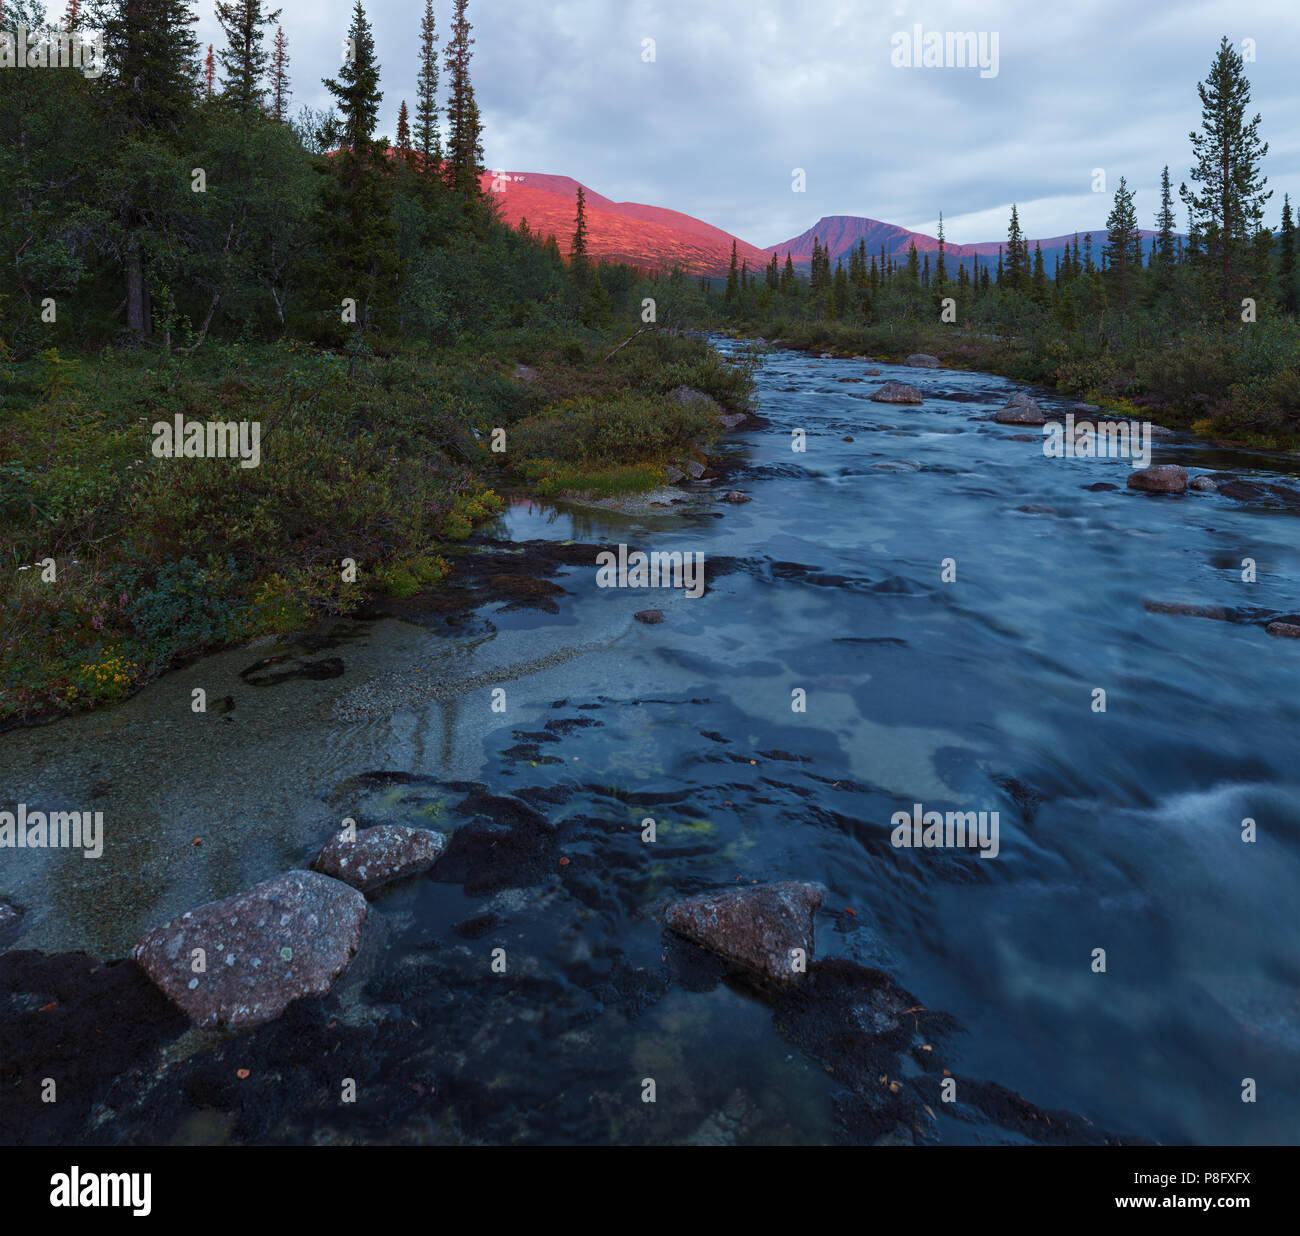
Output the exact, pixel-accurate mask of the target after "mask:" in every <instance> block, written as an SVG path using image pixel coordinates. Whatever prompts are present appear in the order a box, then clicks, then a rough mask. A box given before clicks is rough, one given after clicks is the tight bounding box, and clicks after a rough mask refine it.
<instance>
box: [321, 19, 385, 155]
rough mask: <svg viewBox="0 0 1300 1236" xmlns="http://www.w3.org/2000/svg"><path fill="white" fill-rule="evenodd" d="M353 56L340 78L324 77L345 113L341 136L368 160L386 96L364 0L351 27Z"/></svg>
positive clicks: (323, 79) (323, 81)
mask: <svg viewBox="0 0 1300 1236" xmlns="http://www.w3.org/2000/svg"><path fill="white" fill-rule="evenodd" d="M348 46H349V48H350V49H351V53H352V54H351V56H350V57H349V58H348V59H346V60H345V61H344V62H343V66H342V68H340V69H339V75H338V79H337V80H335V79H334V78H329V77H326V78H322V79H321V81H322V83H323V84H324V86H325V88H326V89H327V90H328V91H329V92H330V94H332V95H333V96H334V101H335V104H336V106H337V107H338V110H339V112H340V113H341V116H342V123H341V126H340V136H341V138H342V141H343V145H344V146H346V147H347V148H348V149H349V150H350V151H351V152H352V154H353V155H354V157H355V158H357V159H359V160H362V161H368V160H369V158H370V156H371V155H372V154H373V153H374V152H373V150H372V148H371V147H372V143H373V138H374V132H375V125H376V124H377V123H378V120H379V103H380V100H381V99H382V98H383V97H384V96H383V93H382V92H381V91H380V89H379V62H378V60H376V58H375V36H374V34H373V32H372V31H371V29H370V22H369V21H368V20H367V19H366V11H365V9H364V8H362V6H361V0H355V4H354V7H353V9H352V25H351V26H349V27H348Z"/></svg>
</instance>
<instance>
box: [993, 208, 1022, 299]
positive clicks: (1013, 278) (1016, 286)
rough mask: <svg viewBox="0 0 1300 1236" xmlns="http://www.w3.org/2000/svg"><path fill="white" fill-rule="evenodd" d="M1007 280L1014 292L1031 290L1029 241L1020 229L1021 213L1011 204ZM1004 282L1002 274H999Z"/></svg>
mask: <svg viewBox="0 0 1300 1236" xmlns="http://www.w3.org/2000/svg"><path fill="white" fill-rule="evenodd" d="M1005 272H1006V280H1007V284H1008V286H1009V287H1010V288H1011V290H1012V291H1013V292H1016V293H1018V294H1023V293H1025V292H1027V291H1028V290H1029V242H1028V241H1027V240H1026V239H1025V234H1024V232H1022V231H1021V230H1020V215H1019V213H1018V211H1017V210H1016V206H1015V204H1014V203H1012V206H1011V222H1010V223H1009V224H1008V225H1007V261H1006V268H1005ZM998 282H999V283H1001V282H1002V275H999V276H998Z"/></svg>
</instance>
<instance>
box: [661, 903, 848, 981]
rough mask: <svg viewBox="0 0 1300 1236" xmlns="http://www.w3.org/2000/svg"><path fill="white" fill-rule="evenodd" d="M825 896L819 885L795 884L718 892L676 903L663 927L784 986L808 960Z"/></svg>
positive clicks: (666, 914)
mask: <svg viewBox="0 0 1300 1236" xmlns="http://www.w3.org/2000/svg"><path fill="white" fill-rule="evenodd" d="M825 896H826V890H825V889H824V888H822V887H821V885H819V884H803V883H799V882H797V881H794V880H786V881H782V882H781V883H778V884H760V885H757V886H753V887H750V888H727V889H719V890H717V891H715V892H708V893H702V894H700V895H699V896H696V897H687V898H685V899H684V900H682V901H677V902H674V903H673V904H672V905H670V906H669V907H668V909H667V911H666V912H665V914H664V922H665V923H666V924H667V926H668V927H670V928H672V930H673V931H675V932H677V933H678V934H679V935H683V936H685V937H686V938H687V939H688V940H693V941H694V942H695V943H696V944H700V945H703V946H704V947H705V948H707V949H711V950H712V951H713V952H715V953H719V954H721V955H722V956H723V957H725V958H726V959H727V960H728V961H732V962H735V963H736V964H737V965H740V966H744V967H745V968H746V969H748V970H752V971H754V972H755V973H757V974H759V975H761V976H763V977H764V978H766V979H770V980H772V981H773V982H776V983H788V982H791V981H792V980H793V979H795V978H797V977H798V975H799V974H800V973H802V972H803V968H804V966H806V964H807V962H808V961H809V960H810V959H811V958H812V955H813V915H814V914H815V913H816V911H817V908H818V907H819V906H820V905H821V903H822V900H823V898H824V897H825ZM796 949H798V950H801V954H799V953H796V952H795V951H794V950H796ZM800 957H801V961H799V962H798V963H797V962H796V959H797V958H800Z"/></svg>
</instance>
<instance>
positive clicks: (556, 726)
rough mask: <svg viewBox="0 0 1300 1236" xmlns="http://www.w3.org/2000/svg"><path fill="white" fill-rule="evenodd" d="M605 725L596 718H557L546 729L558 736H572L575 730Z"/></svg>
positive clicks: (549, 722) (547, 724)
mask: <svg viewBox="0 0 1300 1236" xmlns="http://www.w3.org/2000/svg"><path fill="white" fill-rule="evenodd" d="M604 724H605V723H604V722H603V721H597V720H596V719H595V718H594V717H557V718H556V719H555V720H554V721H548V722H547V723H546V727H545V728H546V729H547V730H549V731H554V732H555V733H558V734H571V733H572V732H573V731H574V730H589V729H593V728H598V727H600V726H603V725H604ZM555 741H557V742H558V741H559V740H558V739H556V740H555Z"/></svg>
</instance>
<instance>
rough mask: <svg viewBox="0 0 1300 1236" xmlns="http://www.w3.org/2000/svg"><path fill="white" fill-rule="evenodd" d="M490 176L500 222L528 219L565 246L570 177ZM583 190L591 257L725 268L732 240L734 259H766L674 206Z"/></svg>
mask: <svg viewBox="0 0 1300 1236" xmlns="http://www.w3.org/2000/svg"><path fill="white" fill-rule="evenodd" d="M494 184H496V186H497V189H498V190H499V191H498V192H495V193H493V197H494V198H495V199H496V201H497V203H498V204H499V206H500V207H501V214H502V217H503V218H504V219H505V220H506V221H507V222H509V223H510V224H511V225H512V226H514V227H518V226H519V222H520V220H521V219H527V220H528V226H529V228H531V229H532V230H533V231H535V232H541V233H542V234H543V235H547V234H549V233H552V232H553V233H554V234H555V239H556V240H557V241H558V242H559V245H560V252H561V253H564V254H566V255H567V254H568V252H569V242H570V240H571V238H572V236H573V216H574V213H575V211H576V209H577V201H578V182H577V181H576V180H573V179H572V178H571V177H568V176H549V175H546V174H545V173H540V172H506V173H503V174H502V176H501V177H500V179H499V180H498V178H497V176H496V175H495V173H492V172H488V173H487V174H486V175H484V177H483V188H484V190H485V191H489V192H490V191H491V190H492V188H493V185H494ZM584 188H585V186H584ZM586 195H587V247H588V251H589V252H590V254H591V256H592V257H593V258H609V259H611V260H614V261H619V262H630V263H632V264H633V265H634V266H639V267H641V268H642V269H644V270H657V269H660V268H663V267H671V266H675V265H680V266H681V267H682V269H683V270H684V271H686V272H687V273H688V274H693V275H726V273H727V268H728V266H729V264H730V262H731V244H732V241H733V240H734V241H735V242H736V256H737V260H738V261H747V262H748V263H749V269H750V270H751V271H759V270H761V269H762V268H763V267H765V266H766V265H767V264H768V262H769V261H771V255H770V254H767V253H764V252H763V250H762V249H760V248H758V247H757V246H756V245H751V244H748V243H746V242H745V241H743V240H737V239H736V237H734V236H732V235H731V234H730V233H729V232H724V231H723V230H722V229H721V228H717V227H713V226H711V225H710V224H708V223H704V222H702V221H701V220H699V219H695V218H692V217H691V216H690V215H684V214H681V213H679V212H678V211H676V210H664V209H663V208H661V207H659V206H644V205H641V204H640V203H639V202H612V201H610V199H609V198H607V197H602V196H601V195H600V194H599V193H596V192H594V191H593V190H591V189H587V190H586Z"/></svg>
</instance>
